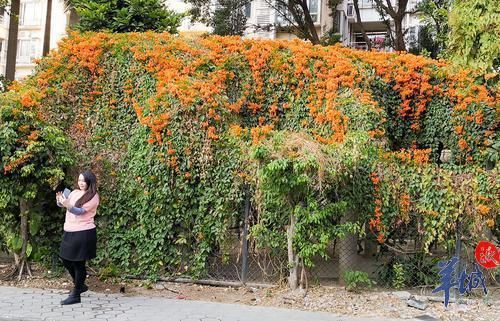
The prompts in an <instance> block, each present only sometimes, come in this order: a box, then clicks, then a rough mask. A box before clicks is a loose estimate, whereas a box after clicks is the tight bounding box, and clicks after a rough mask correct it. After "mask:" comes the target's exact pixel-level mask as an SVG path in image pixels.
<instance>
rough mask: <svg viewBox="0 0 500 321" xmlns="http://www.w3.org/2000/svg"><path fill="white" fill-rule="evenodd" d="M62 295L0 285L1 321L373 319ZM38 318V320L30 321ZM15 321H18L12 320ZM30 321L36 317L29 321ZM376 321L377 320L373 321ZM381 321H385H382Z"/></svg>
mask: <svg viewBox="0 0 500 321" xmlns="http://www.w3.org/2000/svg"><path fill="white" fill-rule="evenodd" d="M66 292H67V291H58V290H50V289H44V290H41V289H17V288H12V287H1V286H0V321H4V320H9V321H21V320H22V321H42V320H43V321H67V320H71V321H92V320H93V321H98V320H108V321H165V320H168V321H181V320H182V321H255V320H273V321H303V320H308V321H363V320H375V319H373V318H364V319H363V318H354V317H347V316H337V315H333V314H329V313H323V312H304V311H297V310H287V309H277V308H267V307H251V306H245V305H236V304H222V303H213V302H200V301H189V300H171V299H164V298H151V297H127V296H123V295H116V294H100V293H92V292H91V293H89V294H88V295H85V296H84V297H82V303H80V304H75V305H71V306H61V305H60V301H61V300H63V299H64V298H65V297H66V295H67V293H66ZM35 317H37V318H35ZM16 318H17V319H16ZM29 318H35V319H32V320H30V319H29ZM378 320H381V319H378ZM383 320H384V321H390V320H388V319H383ZM394 320H395V319H393V321H394Z"/></svg>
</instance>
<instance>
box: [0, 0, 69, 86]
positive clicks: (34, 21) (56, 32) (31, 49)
mask: <svg viewBox="0 0 500 321" xmlns="http://www.w3.org/2000/svg"><path fill="white" fill-rule="evenodd" d="M7 12H8V8H7V10H5V11H2V12H1V14H0V73H2V74H3V75H5V67H6V60H7V59H6V57H7V41H8V37H9V19H10V16H9V14H8V13H7ZM46 16H47V0H21V7H20V11H19V33H18V40H17V59H16V79H22V78H24V77H26V76H28V75H29V74H31V72H32V70H33V68H34V67H35V64H34V60H35V59H37V58H40V57H42V50H43V39H44V33H45V19H46ZM68 21H69V13H66V12H65V6H64V2H63V1H62V0H53V1H52V19H51V28H50V48H51V49H53V48H56V47H57V43H58V42H59V40H61V38H62V37H64V36H65V35H66V26H67V24H68Z"/></svg>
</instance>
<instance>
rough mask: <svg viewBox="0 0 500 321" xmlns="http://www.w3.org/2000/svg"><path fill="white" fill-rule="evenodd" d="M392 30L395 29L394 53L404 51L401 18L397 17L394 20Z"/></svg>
mask: <svg viewBox="0 0 500 321" xmlns="http://www.w3.org/2000/svg"><path fill="white" fill-rule="evenodd" d="M394 29H395V37H396V39H395V40H396V41H395V44H394V45H395V46H394V49H396V51H406V45H405V35H404V32H403V16H398V17H396V18H395V19H394Z"/></svg>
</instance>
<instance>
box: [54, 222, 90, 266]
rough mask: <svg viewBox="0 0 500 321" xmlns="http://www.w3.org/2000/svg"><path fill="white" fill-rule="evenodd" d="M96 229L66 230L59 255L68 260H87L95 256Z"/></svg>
mask: <svg viewBox="0 0 500 321" xmlns="http://www.w3.org/2000/svg"><path fill="white" fill-rule="evenodd" d="M96 247H97V235H96V229H95V228H93V229H90V230H85V231H78V232H66V231H64V234H63V238H62V242H61V251H60V252H59V256H60V257H61V258H63V259H65V260H68V261H86V260H90V259H93V258H95V256H96Z"/></svg>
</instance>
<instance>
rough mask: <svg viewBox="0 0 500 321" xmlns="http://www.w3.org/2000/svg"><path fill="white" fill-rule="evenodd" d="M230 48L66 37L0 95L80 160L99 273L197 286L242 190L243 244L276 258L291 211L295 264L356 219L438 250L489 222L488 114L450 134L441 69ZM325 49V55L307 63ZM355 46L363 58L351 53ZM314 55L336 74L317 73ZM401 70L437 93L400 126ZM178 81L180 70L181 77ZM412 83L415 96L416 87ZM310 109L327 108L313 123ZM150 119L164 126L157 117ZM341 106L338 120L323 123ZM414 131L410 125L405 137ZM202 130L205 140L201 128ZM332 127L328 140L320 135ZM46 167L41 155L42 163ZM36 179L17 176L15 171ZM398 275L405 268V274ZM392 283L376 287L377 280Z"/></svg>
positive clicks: (229, 41)
mask: <svg viewBox="0 0 500 321" xmlns="http://www.w3.org/2000/svg"><path fill="white" fill-rule="evenodd" d="M240 41H241V40H239V39H237V38H236V37H235V38H222V37H208V38H204V39H202V40H197V41H192V42H191V40H189V41H188V40H184V39H182V38H180V37H173V36H170V35H168V34H152V33H145V34H139V33H135V34H105V33H99V34H93V33H88V34H83V35H82V34H78V33H74V34H72V35H71V36H70V38H68V39H66V40H65V42H63V43H62V45H61V46H60V51H59V52H53V53H52V54H51V56H49V57H48V58H46V59H44V60H43V61H42V62H41V64H40V65H39V67H38V69H37V74H36V75H35V76H34V77H32V78H30V79H28V80H27V81H26V82H25V83H24V84H23V85H21V86H19V85H17V89H16V88H15V89H13V90H12V92H9V93H6V94H4V96H2V97H3V98H4V99H5V100H6V101H8V102H12V100H13V97H14V96H12V95H21V94H23V97H24V98H26V99H25V103H27V104H33V102H32V99H28V98H30V97H32V96H33V97H37V95H38V97H39V98H38V100H37V101H36V103H37V104H38V106H37V107H36V108H39V111H41V112H42V113H43V117H44V119H45V120H46V122H47V123H48V124H50V125H51V126H52V127H54V128H57V129H58V130H59V132H57V135H56V136H57V137H58V135H59V134H60V133H62V132H63V133H67V134H68V135H69V136H70V137H71V141H72V143H73V144H74V145H75V146H77V148H75V149H74V150H72V152H71V154H72V155H71V156H72V157H74V158H75V159H76V160H77V164H78V165H77V166H76V168H74V169H73V171H78V170H79V169H81V168H89V167H90V168H93V169H94V170H95V171H96V172H97V174H98V175H99V176H98V177H99V183H100V184H99V188H100V190H99V192H100V196H101V201H102V202H101V205H100V207H99V213H98V216H97V222H98V231H99V244H102V245H105V246H100V247H99V251H98V258H97V259H96V261H95V263H96V264H97V265H99V266H101V267H113V269H114V270H116V271H120V272H122V273H126V274H133V275H141V276H146V277H150V278H152V279H155V278H157V277H158V276H160V275H162V274H169V275H179V274H190V275H192V276H195V277H203V276H204V275H205V273H206V272H207V263H208V262H209V258H210V257H213V256H214V255H217V256H218V257H227V256H228V255H229V254H232V253H230V252H229V248H230V246H228V243H229V242H230V241H229V240H230V238H229V237H228V230H229V229H230V228H236V227H238V226H240V224H241V216H242V215H241V214H242V212H243V205H244V202H243V195H244V192H243V191H244V188H243V187H244V186H248V188H249V191H250V195H251V197H252V199H251V204H252V214H251V218H250V223H251V233H250V241H252V246H253V248H254V249H256V250H258V251H262V252H260V253H265V254H267V255H268V256H270V257H271V258H273V259H274V258H278V257H280V256H285V255H286V250H287V234H286V230H287V226H288V225H289V224H290V221H291V218H293V219H295V223H296V224H295V228H296V231H295V235H294V237H293V249H294V251H295V253H296V254H297V255H298V256H299V257H300V259H301V263H303V264H304V265H305V266H306V267H311V266H313V265H314V262H315V259H317V258H318V257H323V258H325V259H327V258H328V257H327V251H326V249H327V248H329V247H331V245H332V243H333V242H335V241H337V240H339V239H341V238H342V237H344V236H345V235H346V234H347V233H353V234H360V233H361V227H362V226H372V225H373V226H372V232H373V233H375V234H377V233H378V232H381V234H383V235H382V236H385V239H386V240H387V242H391V244H392V245H394V246H401V247H404V246H405V245H406V244H405V243H406V242H407V240H408V239H411V240H412V241H414V244H415V248H416V249H417V250H418V251H421V252H423V253H426V252H428V251H429V249H430V248H432V245H435V244H439V246H444V247H451V246H453V242H454V238H453V237H450V235H454V233H453V232H454V231H455V229H456V222H457V220H461V221H462V224H463V226H464V227H465V228H464V229H465V230H467V231H468V233H469V235H468V237H470V238H471V239H473V238H475V237H477V236H478V235H481V233H482V228H483V227H485V226H486V224H485V223H487V226H490V227H494V226H495V222H497V223H496V224H497V225H496V226H498V218H497V217H498V215H497V214H498V203H495V202H494V201H493V200H495V195H496V194H498V190H499V185H500V184H499V182H498V178H496V177H497V176H498V175H496V173H497V169H496V167H495V164H494V163H493V164H492V165H490V168H493V169H491V170H485V169H483V168H481V167H480V166H482V165H483V162H484V160H485V159H486V158H488V157H489V158H491V159H493V160H494V159H495V157H497V156H495V155H497V154H496V153H497V150H498V149H495V148H496V147H498V146H497V144H496V140H497V138H496V136H495V134H494V133H493V134H492V135H489V136H487V139H488V140H491V144H489V143H490V142H489V141H488V144H483V143H482V141H484V140H485V139H486V135H485V133H486V132H487V131H491V129H492V128H494V125H492V124H494V122H495V115H496V114H495V109H494V108H492V107H490V106H486V105H483V104H482V103H476V102H474V103H470V104H467V106H466V107H467V109H466V111H465V113H469V114H465V116H471V115H474V114H476V113H479V112H481V113H482V114H481V115H482V123H481V122H477V121H474V119H473V120H472V121H468V123H467V124H462V123H461V122H462V120H463V118H460V117H458V116H457V114H459V113H458V112H456V111H454V110H453V108H454V107H455V105H456V104H457V103H456V99H455V98H456V97H455V98H454V96H452V95H451V94H449V93H448V92H446V91H445V89H446V88H448V87H450V86H452V85H453V83H452V82H451V81H450V80H449V79H448V78H446V77H448V76H446V74H444V75H443V73H444V70H443V69H440V68H439V67H437V66H436V65H434V64H432V63H430V62H429V63H428V64H429V65H430V66H429V67H428V68H429V70H426V71H425V73H424V72H423V71H422V70H421V69H422V68H423V67H421V66H420V65H418V64H417V65H416V66H415V65H413V62H414V61H415V60H417V61H420V62H421V60H419V59H423V58H422V57H414V56H410V55H401V56H397V57H398V58H397V59H398V60H396V58H391V59H394V66H393V65H390V66H389V65H387V66H386V65H383V66H382V67H380V66H379V67H377V68H381V69H382V70H385V69H383V68H389V69H390V68H395V70H392V69H391V70H390V71H387V74H385V75H380V73H381V72H380V69H377V71H376V72H375V71H374V69H376V68H375V67H374V65H371V64H369V63H368V61H370V62H371V60H370V59H375V58H374V57H376V59H379V60H380V58H379V57H378V56H376V55H377V54H376V53H359V52H354V51H350V50H348V49H345V48H341V49H340V48H337V47H329V48H325V47H317V46H314V47H313V46H311V48H310V51H301V49H302V48H303V47H304V44H303V43H299V42H293V43H284V42H283V43H280V42H279V43H272V44H271V43H267V42H252V41H248V40H245V41H241V42H240ZM321 52H325V53H326V55H325V56H323V57H319V54H320V53H321ZM365 54H366V57H369V58H366V59H365V58H363V59H365V60H363V59H361V58H360V57H361V56H357V55H365ZM266 55H268V56H266ZM332 57H333V58H332ZM383 57H384V59H386V58H387V57H392V56H389V55H384V56H383ZM330 58H331V59H330ZM379 62H380V63H384V64H385V62H386V61H385V60H384V61H379ZM327 63H332V64H333V65H335V67H333V65H329V67H328V68H326V67H325V65H326V64H327ZM406 63H407V64H406ZM373 64H375V62H373ZM321 66H323V67H321ZM339 66H340V67H339ZM337 67H338V68H337ZM176 68H178V69H176ZM321 68H323V69H321ZM396 68H399V69H396ZM410 68H413V69H412V71H411V72H412V77H415V78H417V76H422V79H423V78H424V76H425V77H428V78H429V82H430V83H431V84H432V85H436V86H438V87H437V88H439V89H442V90H443V91H442V92H440V93H439V94H436V95H435V96H433V97H432V99H430V100H429V101H428V103H427V104H426V105H425V106H424V107H425V108H423V111H422V113H421V115H420V116H419V119H418V120H417V119H414V118H412V117H411V116H404V117H403V116H401V113H400V111H401V104H402V92H403V91H404V90H405V89H406V88H403V87H404V85H402V86H403V87H400V88H399V89H395V88H396V86H395V82H396V81H397V80H398V79H400V78H401V77H403V79H404V77H407V73H408V70H409V69H410ZM425 68H427V67H425ZM353 70H354V71H356V72H357V73H356V74H353V73H351V72H352V71H353ZM183 72H186V75H187V76H186V77H185V78H181V79H180V80H179V79H177V78H176V77H177V76H178V74H181V73H183ZM306 74H307V76H305V75H306ZM172 77H173V78H172ZM328 77H331V78H329V79H331V81H332V83H333V82H334V80H336V79H340V77H345V79H347V80H349V79H351V80H352V78H351V77H356V79H358V78H359V79H363V81H362V82H359V83H357V84H356V85H353V86H354V87H350V84H351V83H350V82H349V86H348V85H344V84H343V83H339V84H338V88H337V87H334V88H336V89H331V90H330V89H329V88H330V87H329V86H330V82H329V81H328V82H324V83H322V86H323V87H321V90H319V89H318V88H320V87H318V86H316V84H318V83H317V81H319V80H320V79H324V78H328ZM342 79H344V78H342ZM347 80H346V81H347ZM423 81H425V80H423ZM351 82H352V81H351ZM408 82H409V83H410V84H413V85H414V87H415V88H417V90H420V84H419V83H418V82H412V81H410V80H408ZM301 83H302V85H299V84H301ZM200 84H201V85H200ZM461 84H462V83H460V86H461ZM468 85H471V86H472V84H470V83H468ZM356 86H357V87H356ZM172 88H174V89H175V91H172V92H171V91H169V90H171V89H172ZM443 88H444V89H443ZM257 89H258V90H259V91H258V92H257ZM459 89H460V88H459ZM457 90H458V89H457ZM360 91H361V93H360ZM320 92H323V94H324V95H326V96H328V95H330V94H334V93H335V98H334V99H332V100H320V98H318V97H317V96H315V95H317V94H318V95H319V93H320ZM410 92H411V94H412V95H413V94H416V93H417V92H413V91H411V90H410ZM200 93H201V94H200ZM214 93H216V94H214ZM24 94H26V95H24ZM28 94H29V95H28ZM362 94H365V95H363V96H361V95H362ZM30 95H31V96H30ZM188 95H190V96H189V97H187V96H188ZM42 97H43V99H42ZM240 98H241V99H242V101H244V103H242V104H241V105H240V106H239V107H238V108H240V109H239V110H238V111H236V109H234V110H230V108H226V107H227V105H232V104H234V103H235V102H237V101H238V100H240ZM467 98H470V99H472V98H471V97H467ZM16 99H17V100H16V101H18V100H19V97H17V98H16ZM321 99H322V98H321ZM372 99H373V100H375V101H376V102H377V103H378V104H375V103H373V101H372ZM454 99H455V100H454ZM311 101H312V102H313V103H314V107H315V108H318V109H319V110H321V111H322V113H318V114H317V115H314V116H313V115H312V112H311V110H312V109H311V108H310V103H311ZM367 101H368V102H367ZM221 102H223V103H221ZM225 103H227V105H226V104H225ZM257 103H258V104H257ZM412 103H414V101H412ZM252 104H253V108H252ZM271 106H272V107H274V109H271ZM233 107H234V105H233ZM413 107H414V106H413V105H411V104H410V109H411V108H413ZM6 110H7V109H6ZM35 110H37V109H35ZM160 113H161V116H165V119H168V121H164V119H162V118H161V117H156V116H158V115H159V114H160ZM21 114H22V113H21ZM273 114H274V116H270V115H273ZM337 114H338V115H340V116H341V117H333V119H334V120H335V122H332V121H330V120H328V121H326V120H325V117H327V116H328V117H330V116H332V115H334V116H335V115H337ZM29 122H30V121H29V120H23V121H22V123H23V124H24V123H29ZM414 123H418V124H419V125H420V127H419V129H418V130H415V129H412V128H411V125H412V124H414ZM44 124H45V123H44ZM18 125H19V124H18ZM457 125H463V126H464V127H465V129H464V131H465V132H466V133H467V135H470V136H471V137H466V138H467V139H468V140H469V141H470V146H471V147H470V148H471V151H470V155H473V156H474V157H473V159H472V160H470V161H469V163H466V157H465V155H463V153H464V152H463V151H462V150H461V149H460V148H459V146H458V140H459V136H457V134H456V133H455V128H456V126H457ZM210 126H212V129H215V131H214V132H215V133H216V137H213V135H212V136H211V135H210V133H209V132H208V131H207V127H210ZM16 128H18V127H16V126H7V127H2V128H0V136H1V137H2V138H1V139H3V140H4V141H5V142H6V143H5V144H0V153H1V154H2V155H4V154H6V153H8V154H12V153H14V154H15V153H17V152H15V151H14V150H15V149H20V150H21V151H22V150H23V148H24V145H22V144H18V145H16V144H17V139H18V136H17V135H18V134H17V132H16V130H17V129H16ZM233 129H235V130H234V132H233ZM236 129H239V130H236ZM340 132H341V133H342V135H340V134H339V133H340ZM384 132H385V135H384V134H383V133H384ZM212 134H213V133H212ZM334 134H339V135H338V136H335V137H337V138H339V139H338V140H335V141H333V140H332V141H329V140H327V142H326V143H325V139H324V138H325V137H326V138H329V137H333V136H334ZM27 135H28V133H27ZM54 135H55V134H54ZM53 140H54V141H57V139H56V138H54V139H53ZM51 141H52V140H51ZM12 145H15V146H16V147H15V148H14V149H12V148H11V146H12ZM415 148H418V149H422V148H429V149H430V152H429V160H428V161H425V156H426V155H427V154H425V155H424V156H423V157H420V158H418V157H415V154H416V153H417V152H418V150H417V149H415ZM442 148H446V149H451V150H452V152H453V154H454V155H453V157H452V162H451V163H449V164H446V165H440V166H438V165H437V159H438V157H439V154H440V150H441V149H442ZM400 149H404V150H403V151H400ZM45 150H46V149H45ZM17 156H18V157H20V156H22V153H20V154H19V155H17ZM41 158H42V159H43V160H44V161H45V160H47V159H48V160H50V159H51V158H50V156H49V155H44V154H43V153H42V156H41ZM44 164H45V163H44ZM2 165H4V164H3V163H2ZM16 168H17V167H16ZM43 168H44V169H46V168H50V166H49V167H46V166H45V165H44V167H43ZM39 172H43V171H40V170H39V168H37V167H36V166H35V167H34V168H33V166H31V167H30V166H26V168H25V169H23V170H22V171H20V174H19V175H21V174H22V173H25V174H26V175H28V174H29V175H31V174H34V173H39ZM61 173H64V171H62V172H61ZM372 174H374V175H375V176H376V179H375V176H371V175H372ZM62 177H63V175H62V174H61V175H60V176H59V179H61V178H62ZM0 179H3V177H2V178H0ZM375 180H378V183H377V184H376V186H375V183H374V181H375ZM35 181H36V180H35ZM54 182H55V181H54ZM66 183H67V185H70V184H69V182H66ZM9 184H11V182H10V181H9V183H5V184H4V183H3V181H2V182H1V184H0V206H1V207H3V208H4V211H3V212H2V215H3V217H4V222H5V224H0V231H2V235H5V236H4V239H3V240H2V242H4V244H7V241H6V240H9V241H8V244H9V246H11V247H16V246H17V244H18V241H17V240H16V239H15V236H16V235H17V234H16V233H13V232H12V233H11V234H9V232H7V231H15V230H16V226H17V224H18V218H17V216H16V214H17V212H16V211H17V208H16V206H15V204H16V202H15V201H14V200H13V198H15V197H14V196H13V195H14V194H13V189H12V188H11V186H12V185H9ZM29 186H30V185H29V184H26V187H29ZM27 191H28V190H27ZM28 192H29V193H28V195H33V193H32V190H29V191H28ZM46 192H47V193H48V194H45V193H39V194H37V199H44V200H45V202H44V203H41V205H40V206H38V207H37V208H33V211H32V213H33V215H32V216H31V217H32V219H33V223H32V224H31V225H30V228H31V229H32V231H33V232H36V233H37V234H38V235H40V238H39V239H40V240H42V239H43V240H44V241H43V242H37V245H38V244H40V245H41V246H40V248H41V249H39V250H37V249H36V246H34V245H33V253H37V252H38V253H45V254H44V255H46V254H47V253H49V252H50V251H52V252H53V251H54V249H53V247H54V244H57V241H53V240H54V239H55V238H56V237H59V236H60V228H61V224H62V218H61V217H60V216H59V215H52V213H56V209H55V208H54V205H53V201H52V200H53V195H52V194H50V192H51V190H50V189H49V190H48V191H46ZM16 193H17V192H16ZM30 193H31V194H30ZM401 200H405V201H406V203H405V204H402V202H401ZM50 204H52V205H50ZM378 204H380V205H378ZM376 206H378V207H379V208H376ZM478 209H481V211H482V213H484V214H480V213H478ZM376 210H378V212H377V211H376ZM45 213H48V214H45ZM374 213H381V215H380V218H379V221H380V224H379V226H377V224H372V223H373V222H372V220H373V219H374ZM30 214H31V213H30ZM42 214H43V215H42ZM39 217H40V218H39ZM4 222H2V223H4ZM374 227H377V228H378V227H380V230H381V231H378V230H377V229H376V228H374ZM494 233H497V232H495V231H494ZM377 237H378V236H377ZM51 240H52V241H51ZM381 240H382V241H384V239H383V238H381ZM32 243H33V244H35V242H32ZM229 245H230V244H229ZM51 246H52V247H51ZM32 255H34V254H32ZM403 264H404V262H403ZM389 266H390V267H391V270H390V271H389V272H388V273H393V272H394V271H392V264H391V265H389ZM422 266H426V267H427V265H425V264H423V265H422ZM404 271H412V270H411V269H409V267H408V266H404ZM422 271H427V270H422ZM422 277H423V276H419V278H420V279H422ZM392 280H393V278H392V277H391V276H390V277H388V281H387V282H388V284H391V283H392ZM423 282H427V281H425V280H424V281H423ZM405 284H410V283H408V282H406V281H405Z"/></svg>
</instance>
